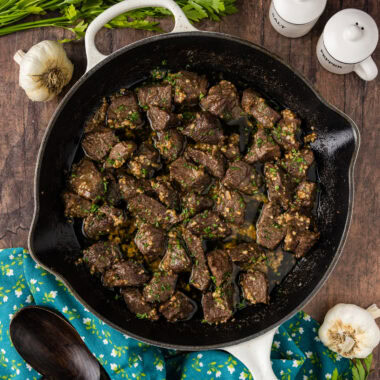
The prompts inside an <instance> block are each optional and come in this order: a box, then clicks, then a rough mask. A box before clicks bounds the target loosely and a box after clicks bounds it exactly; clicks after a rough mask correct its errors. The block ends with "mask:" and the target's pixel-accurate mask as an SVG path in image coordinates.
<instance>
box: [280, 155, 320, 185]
mask: <svg viewBox="0 0 380 380" xmlns="http://www.w3.org/2000/svg"><path fill="white" fill-rule="evenodd" d="M313 162H314V154H313V152H312V151H311V150H310V149H309V148H304V149H301V150H300V151H298V150H295V149H292V150H291V151H290V152H287V153H285V158H284V159H283V160H282V161H281V165H282V167H283V168H284V169H285V170H286V171H287V172H288V173H289V174H290V176H292V177H295V178H298V179H300V178H305V177H306V173H307V170H308V169H309V167H310V165H311V164H312V163H313Z"/></svg>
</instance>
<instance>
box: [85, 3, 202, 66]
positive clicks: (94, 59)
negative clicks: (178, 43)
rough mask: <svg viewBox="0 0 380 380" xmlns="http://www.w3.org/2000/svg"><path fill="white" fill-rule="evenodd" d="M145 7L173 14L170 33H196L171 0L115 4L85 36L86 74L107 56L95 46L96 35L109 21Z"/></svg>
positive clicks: (96, 19)
mask: <svg viewBox="0 0 380 380" xmlns="http://www.w3.org/2000/svg"><path fill="white" fill-rule="evenodd" d="M146 7H162V8H166V9H168V10H169V11H171V12H172V13H173V16H174V20H175V24H174V28H173V30H172V31H171V33H179V32H191V31H197V30H198V29H196V28H194V27H193V26H192V25H191V24H190V22H189V20H188V19H187V17H186V16H185V14H184V13H183V11H182V9H181V8H180V7H179V6H178V5H177V4H176V3H175V2H174V1H173V0H125V1H122V2H121V3H118V4H115V5H113V6H112V7H110V8H108V9H107V10H106V11H104V12H103V13H101V14H100V15H99V16H98V17H96V18H95V19H94V20H93V21H92V23H91V24H90V25H89V27H88V28H87V31H86V35H85V47H86V56H87V69H86V72H87V71H88V70H90V69H92V68H93V67H94V66H95V65H96V64H97V63H99V62H100V61H102V60H103V59H104V58H106V57H107V56H106V55H104V54H102V53H100V52H99V50H98V49H97V48H96V46H95V36H96V33H98V31H99V30H100V29H101V28H102V27H103V26H104V25H105V24H107V23H108V22H109V21H111V20H112V19H114V18H115V17H117V16H120V15H121V14H123V13H125V12H128V11H132V10H134V9H139V8H146Z"/></svg>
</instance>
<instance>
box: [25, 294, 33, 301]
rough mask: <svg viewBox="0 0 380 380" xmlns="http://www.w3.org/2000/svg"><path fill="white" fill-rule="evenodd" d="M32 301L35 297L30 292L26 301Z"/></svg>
mask: <svg viewBox="0 0 380 380" xmlns="http://www.w3.org/2000/svg"><path fill="white" fill-rule="evenodd" d="M32 301H33V297H32V296H31V295H30V294H29V295H28V297H26V300H25V302H26V303H32Z"/></svg>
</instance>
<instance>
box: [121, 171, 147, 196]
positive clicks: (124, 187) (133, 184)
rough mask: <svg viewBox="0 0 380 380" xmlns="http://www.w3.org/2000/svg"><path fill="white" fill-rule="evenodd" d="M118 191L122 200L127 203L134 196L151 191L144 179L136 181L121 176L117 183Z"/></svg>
mask: <svg viewBox="0 0 380 380" xmlns="http://www.w3.org/2000/svg"><path fill="white" fill-rule="evenodd" d="M118 185H119V191H120V194H121V197H122V199H124V200H126V201H128V200H129V199H131V198H133V197H135V196H136V195H139V194H143V193H145V192H147V191H149V190H151V187H150V182H149V181H148V180H144V179H140V180H138V179H136V178H134V177H131V176H129V175H125V174H123V175H121V176H120V177H119V181H118Z"/></svg>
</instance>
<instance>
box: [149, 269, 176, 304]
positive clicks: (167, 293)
mask: <svg viewBox="0 0 380 380" xmlns="http://www.w3.org/2000/svg"><path fill="white" fill-rule="evenodd" d="M177 278H178V275H177V274H171V273H166V272H160V271H158V272H155V273H154V274H153V277H152V279H151V280H150V282H149V284H147V285H146V286H145V288H144V290H143V294H144V298H145V299H146V300H147V301H148V302H152V303H153V302H165V301H167V300H168V299H169V298H170V297H171V296H172V295H173V294H174V290H175V285H176V283H177Z"/></svg>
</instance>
